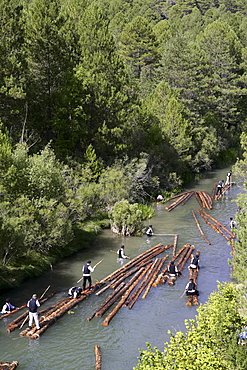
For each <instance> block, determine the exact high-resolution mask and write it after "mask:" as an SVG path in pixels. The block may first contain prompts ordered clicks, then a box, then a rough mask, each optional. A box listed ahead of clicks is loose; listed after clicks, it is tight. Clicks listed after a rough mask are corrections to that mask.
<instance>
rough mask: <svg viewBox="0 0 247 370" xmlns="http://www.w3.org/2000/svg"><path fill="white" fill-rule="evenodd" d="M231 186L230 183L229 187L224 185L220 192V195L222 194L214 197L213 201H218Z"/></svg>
mask: <svg viewBox="0 0 247 370" xmlns="http://www.w3.org/2000/svg"><path fill="white" fill-rule="evenodd" d="M231 185H232V183H231V184H229V185H224V186H223V188H222V191H221V193H222V194H217V195H215V196H214V199H215V200H218V199H219V198H220V197H221V195H224V194H225V192H226V191H227V190H228V189H230V187H231Z"/></svg>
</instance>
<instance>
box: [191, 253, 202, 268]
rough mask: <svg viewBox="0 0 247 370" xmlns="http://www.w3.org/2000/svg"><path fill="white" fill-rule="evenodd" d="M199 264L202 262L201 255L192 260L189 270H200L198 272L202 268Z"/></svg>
mask: <svg viewBox="0 0 247 370" xmlns="http://www.w3.org/2000/svg"><path fill="white" fill-rule="evenodd" d="M199 262H200V260H199V254H196V255H195V256H194V257H193V258H192V260H191V262H190V265H189V269H190V270H196V269H198V270H199V268H200V266H199Z"/></svg>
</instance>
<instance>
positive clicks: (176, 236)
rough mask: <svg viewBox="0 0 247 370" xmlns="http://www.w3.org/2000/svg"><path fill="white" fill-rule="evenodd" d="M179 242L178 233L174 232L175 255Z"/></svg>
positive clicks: (173, 252)
mask: <svg viewBox="0 0 247 370" xmlns="http://www.w3.org/2000/svg"><path fill="white" fill-rule="evenodd" d="M177 243H178V234H174V241H173V250H172V255H173V256H175V253H176V249H177Z"/></svg>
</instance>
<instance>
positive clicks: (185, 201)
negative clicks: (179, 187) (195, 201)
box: [181, 191, 193, 206]
mask: <svg viewBox="0 0 247 370" xmlns="http://www.w3.org/2000/svg"><path fill="white" fill-rule="evenodd" d="M192 195H193V191H191V192H190V193H189V194H187V196H186V197H185V199H184V200H183V202H182V204H181V205H182V206H184V205H185V203H187V202H188V200H189V199H190V198H191V197H192Z"/></svg>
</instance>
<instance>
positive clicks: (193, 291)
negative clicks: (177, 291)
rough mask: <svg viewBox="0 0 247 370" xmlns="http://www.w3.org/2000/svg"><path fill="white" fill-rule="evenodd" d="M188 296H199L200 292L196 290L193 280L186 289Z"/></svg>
mask: <svg viewBox="0 0 247 370" xmlns="http://www.w3.org/2000/svg"><path fill="white" fill-rule="evenodd" d="M185 291H186V295H187V296H188V295H199V292H198V290H197V289H196V283H194V280H193V279H190V281H189V282H188V284H187V285H186V287H185Z"/></svg>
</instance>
